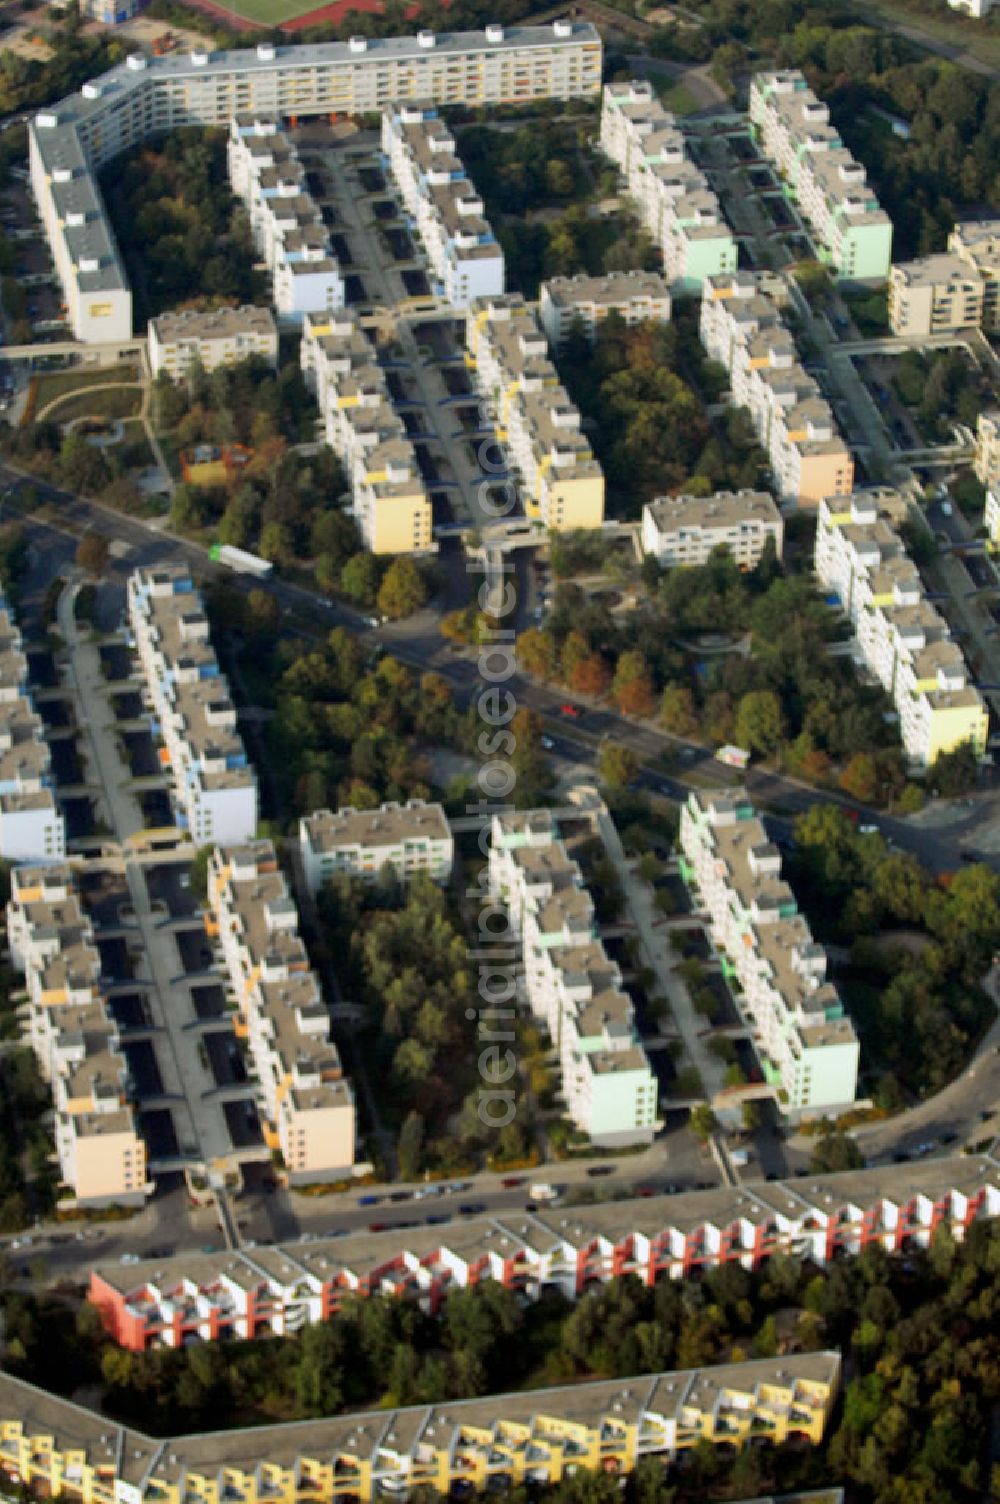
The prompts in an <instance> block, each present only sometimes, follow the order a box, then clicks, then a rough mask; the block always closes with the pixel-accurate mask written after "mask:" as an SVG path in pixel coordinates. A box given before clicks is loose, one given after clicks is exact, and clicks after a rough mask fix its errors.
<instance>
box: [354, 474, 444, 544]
mask: <svg viewBox="0 0 1000 1504" xmlns="http://www.w3.org/2000/svg"><path fill="white" fill-rule="evenodd" d="M433 514H434V509H433V507H432V505H431V500H430V497H429V496H428V495H427V493H426V491H424V490H423V489H420V490H414V492H413V494H412V495H411V496H385V497H380V496H378V495H377V494H376V495H375V497H374V499H373V501H372V511H371V531H370V534H369V537H370V542H371V551H372V553H373V554H412V553H424V552H426V551H427V550H428V549H429V548H430V547H431V542H432V532H431V525H432V522H433Z"/></svg>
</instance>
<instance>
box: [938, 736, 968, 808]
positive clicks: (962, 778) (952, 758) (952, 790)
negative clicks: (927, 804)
mask: <svg viewBox="0 0 1000 1504" xmlns="http://www.w3.org/2000/svg"><path fill="white" fill-rule="evenodd" d="M927 776H928V781H929V783H930V785H931V788H932V789H933V790H934V792H935V793H936V794H940V795H941V796H942V797H943V798H945V799H954V798H955V797H956V796H957V795H959V794H967V793H968V792H969V791H970V789H974V788H975V787H976V782H977V779H978V777H979V765H978V763H977V762H976V754H975V750H974V748H973V746H972V743H971V742H963V743H962V745H961V746H960V747H955V748H954V749H953V750H952V751H951V752H942V753H941V754H940V755H939V756H938V757H936V758H935V759H934V762H933V763H932V764H931V768H930V772H929V773H928V775H927Z"/></svg>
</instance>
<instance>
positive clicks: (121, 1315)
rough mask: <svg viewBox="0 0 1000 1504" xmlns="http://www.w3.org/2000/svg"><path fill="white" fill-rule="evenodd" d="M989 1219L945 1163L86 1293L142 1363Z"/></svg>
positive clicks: (159, 1274)
mask: <svg viewBox="0 0 1000 1504" xmlns="http://www.w3.org/2000/svg"><path fill="white" fill-rule="evenodd" d="M997 1216H1000V1171H998V1169H997V1166H996V1164H995V1163H994V1161H993V1160H992V1159H990V1158H989V1157H988V1156H987V1155H956V1156H954V1157H953V1158H949V1159H938V1158H935V1159H923V1160H919V1161H915V1162H913V1163H911V1164H907V1165H894V1164H893V1165H883V1166H880V1167H878V1168H875V1169H870V1170H848V1171H843V1172H840V1173H837V1174H815V1175H810V1177H809V1178H808V1179H807V1180H805V1181H803V1180H793V1179H789V1180H788V1181H787V1182H779V1181H763V1180H756V1181H747V1180H744V1181H743V1182H742V1183H741V1184H740V1185H739V1186H738V1187H736V1188H735V1189H734V1188H731V1187H728V1186H721V1185H717V1186H714V1187H712V1188H711V1189H708V1190H702V1191H680V1192H678V1193H675V1194H673V1195H669V1196H668V1195H661V1196H651V1197H649V1198H646V1199H635V1200H630V1201H607V1202H597V1203H594V1204H591V1205H587V1206H574V1207H572V1208H566V1207H558V1208H553V1209H550V1210H546V1208H545V1207H543V1206H539V1207H538V1208H537V1209H536V1210H535V1211H534V1212H532V1213H531V1215H530V1216H526V1215H525V1214H524V1213H523V1212H522V1211H519V1210H515V1209H514V1208H507V1209H504V1210H498V1211H494V1212H491V1213H489V1214H486V1215H480V1216H477V1217H468V1218H461V1219H459V1218H455V1219H454V1220H452V1221H451V1222H449V1223H448V1224H447V1225H446V1226H442V1227H428V1226H426V1225H419V1224H418V1225H416V1226H414V1227H409V1228H406V1229H392V1228H386V1229H385V1230H384V1231H382V1232H368V1231H366V1230H364V1229H356V1230H354V1231H351V1232H349V1233H348V1234H347V1235H346V1236H344V1237H339V1238H319V1239H317V1240H316V1241H313V1242H310V1243H308V1244H302V1243H299V1242H293V1243H286V1244H283V1245H280V1246H278V1247H273V1248H271V1247H259V1248H255V1249H251V1250H219V1251H216V1252H213V1253H198V1252H195V1251H190V1252H185V1253H180V1254H177V1255H176V1256H175V1257H173V1258H168V1259H145V1260H144V1261H143V1262H142V1263H140V1264H135V1265H122V1264H121V1263H120V1262H119V1261H117V1260H113V1261H112V1260H109V1261H108V1262H106V1263H103V1264H99V1265H98V1266H97V1267H96V1268H95V1269H94V1270H93V1272H92V1273H91V1276H90V1287H89V1291H88V1295H89V1299H90V1300H91V1301H92V1303H93V1304H94V1305H95V1306H96V1307H97V1309H98V1310H99V1312H100V1315H101V1320H102V1322H103V1325H104V1328H105V1330H106V1331H107V1333H108V1334H109V1336H110V1337H112V1338H113V1339H114V1341H115V1342H117V1343H119V1344H120V1345H121V1346H122V1347H126V1348H129V1349H130V1350H131V1351H133V1352H144V1351H147V1350H148V1349H149V1348H151V1347H156V1346H164V1347H175V1348H180V1347H184V1346H186V1345H187V1344H188V1343H191V1342H198V1341H201V1342H215V1341H224V1340H227V1339H229V1338H254V1337H266V1336H271V1335H275V1334H278V1335H281V1334H287V1333H294V1332H297V1331H299V1330H301V1328H302V1326H303V1325H305V1324H307V1323H310V1322H319V1321H327V1320H329V1318H330V1317H331V1316H333V1315H335V1314H336V1313H337V1312H338V1311H339V1310H340V1309H341V1306H342V1305H343V1304H344V1303H345V1302H346V1301H350V1300H353V1299H357V1298H361V1299H367V1298H368V1297H369V1296H371V1295H373V1294H378V1293H380V1292H382V1291H391V1292H392V1293H393V1294H394V1295H398V1296H400V1297H401V1298H402V1299H405V1300H410V1301H413V1302H414V1303H416V1304H418V1305H419V1306H420V1307H421V1308H422V1309H423V1310H425V1311H428V1312H430V1313H436V1312H438V1311H439V1310H440V1308H441V1305H442V1302H443V1301H444V1300H445V1299H446V1297H447V1296H448V1294H449V1292H451V1291H453V1290H463V1289H467V1288H469V1287H470V1286H471V1285H474V1284H479V1283H481V1282H482V1281H483V1280H487V1279H489V1280H495V1281H496V1282H497V1283H498V1284H501V1285H503V1286H504V1287H505V1288H506V1289H508V1290H512V1291H514V1292H516V1293H517V1294H518V1295H519V1296H520V1297H522V1298H523V1299H525V1300H537V1299H539V1297H540V1296H541V1295H542V1294H543V1293H544V1292H545V1291H547V1290H548V1289H550V1288H553V1287H554V1288H555V1289H557V1290H558V1291H559V1292H560V1293H561V1294H562V1295H563V1296H564V1297H565V1298H566V1299H567V1300H578V1299H579V1298H580V1296H581V1295H583V1294H584V1293H585V1292H586V1291H587V1290H589V1289H591V1288H592V1287H593V1286H594V1285H597V1284H606V1283H608V1282H609V1281H611V1280H613V1279H617V1278H621V1277H623V1276H627V1275H632V1276H634V1277H635V1278H636V1279H638V1280H641V1282H642V1283H643V1284H644V1285H646V1286H647V1287H653V1286H654V1285H656V1284H657V1283H659V1282H661V1281H664V1280H685V1279H693V1278H698V1277H699V1276H701V1275H703V1274H704V1273H706V1272H707V1271H708V1270H710V1269H717V1268H719V1267H720V1266H721V1265H722V1264H726V1263H730V1264H736V1265H738V1266H739V1267H740V1268H743V1269H746V1270H748V1271H750V1270H757V1269H761V1268H763V1267H764V1266H765V1265H766V1264H767V1261H768V1260H769V1259H772V1258H776V1257H778V1258H792V1259H808V1260H809V1261H810V1262H812V1263H814V1264H816V1265H817V1266H818V1267H819V1268H821V1269H822V1268H826V1267H828V1266H829V1265H830V1264H831V1263H833V1262H834V1261H835V1260H837V1259H841V1258H844V1257H845V1256H850V1255H854V1254H858V1253H860V1252H862V1251H863V1250H864V1249H866V1248H879V1249H882V1250H883V1251H884V1252H886V1253H888V1254H898V1255H903V1256H905V1255H907V1254H908V1253H909V1252H910V1251H911V1250H912V1249H915V1248H928V1247H929V1246H930V1243H931V1240H932V1238H933V1237H934V1234H935V1232H936V1231H937V1230H938V1228H941V1227H943V1228H946V1229H947V1230H948V1232H949V1233H950V1234H951V1235H952V1237H953V1238H954V1239H955V1241H956V1242H961V1241H962V1240H963V1239H964V1238H965V1236H966V1235H967V1233H968V1230H969V1228H970V1227H972V1226H974V1225H975V1223H977V1222H982V1221H988V1220H991V1219H993V1218H995V1217H997Z"/></svg>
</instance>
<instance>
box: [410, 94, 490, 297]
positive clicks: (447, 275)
mask: <svg viewBox="0 0 1000 1504" xmlns="http://www.w3.org/2000/svg"><path fill="white" fill-rule="evenodd" d="M382 150H383V151H384V153H385V155H386V157H387V158H388V160H389V167H390V168H391V170H392V175H393V177H394V178H395V181H396V186H397V188H398V189H399V191H400V194H401V195H402V199H403V204H404V206H405V208H406V212H407V214H408V215H409V217H410V224H411V226H412V227H413V228H415V229H416V231H417V234H418V235H419V237H420V240H421V243H422V244H423V247H424V249H425V251H426V252H427V259H428V260H429V262H430V268H431V273H432V287H433V291H434V292H435V293H437V294H438V295H439V296H440V297H443V298H447V300H448V302H449V303H451V304H452V306H453V307H454V308H467V307H468V306H469V304H470V303H471V302H472V300H473V298H480V297H488V296H490V295H491V294H493V293H502V292H503V290H504V259H503V251H502V250H501V249H500V243H499V241H498V240H497V238H496V236H495V235H494V234H493V231H492V230H491V229H490V226H489V224H488V222H487V220H486V218H485V210H484V206H483V201H482V199H481V198H480V196H479V194H478V193H477V192H476V190H475V188H474V187H473V185H472V184H471V183H470V181H469V179H468V177H467V176H466V173H465V168H464V167H463V166H462V163H461V160H460V158H459V156H458V154H457V151H456V147H455V138H454V136H453V135H452V134H451V132H450V131H449V129H448V127H447V126H446V125H445V123H444V121H443V120H442V119H441V117H440V116H439V114H438V112H437V110H436V109H434V108H433V107H432V106H420V105H412V104H411V105H399V106H397V107H396V108H394V109H389V110H386V112H385V114H384V115H383V116H382Z"/></svg>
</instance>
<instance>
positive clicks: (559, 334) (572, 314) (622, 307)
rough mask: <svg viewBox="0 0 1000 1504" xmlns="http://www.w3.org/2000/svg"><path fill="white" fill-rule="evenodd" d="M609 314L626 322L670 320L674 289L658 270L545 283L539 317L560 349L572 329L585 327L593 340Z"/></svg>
mask: <svg viewBox="0 0 1000 1504" xmlns="http://www.w3.org/2000/svg"><path fill="white" fill-rule="evenodd" d="M609 314H615V315H616V316H617V317H618V318H620V319H624V321H625V323H626V324H641V323H643V322H645V321H646V320H651V321H654V322H656V323H658V324H667V323H669V322H670V288H669V287H668V286H667V284H666V281H665V280H664V278H663V277H661V276H659V275H658V274H657V273H656V272H606V273H605V274H604V275H603V276H600V277H590V276H587V275H585V274H584V273H583V272H579V273H577V275H576V276H575V277H552V278H550V279H549V281H548V282H543V283H542V286H541V290H540V293H539V299H538V317H539V319H540V321H541V325H542V328H543V329H544V330H545V333H546V336H547V338H548V341H549V344H550V345H551V346H552V348H553V349H554V350H556V351H558V350H559V348H560V346H561V345H562V343H563V340H564V339H565V338H566V336H567V334H568V333H569V331H570V330H571V329H572V328H574V327H576V328H579V329H582V331H583V333H584V334H585V335H586V336H587V338H588V339H589V340H590V341H591V342H593V340H594V338H595V336H596V334H597V331H598V329H599V328H600V326H601V324H602V323H603V322H604V320H605V319H606V318H607V317H608V315H609Z"/></svg>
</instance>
